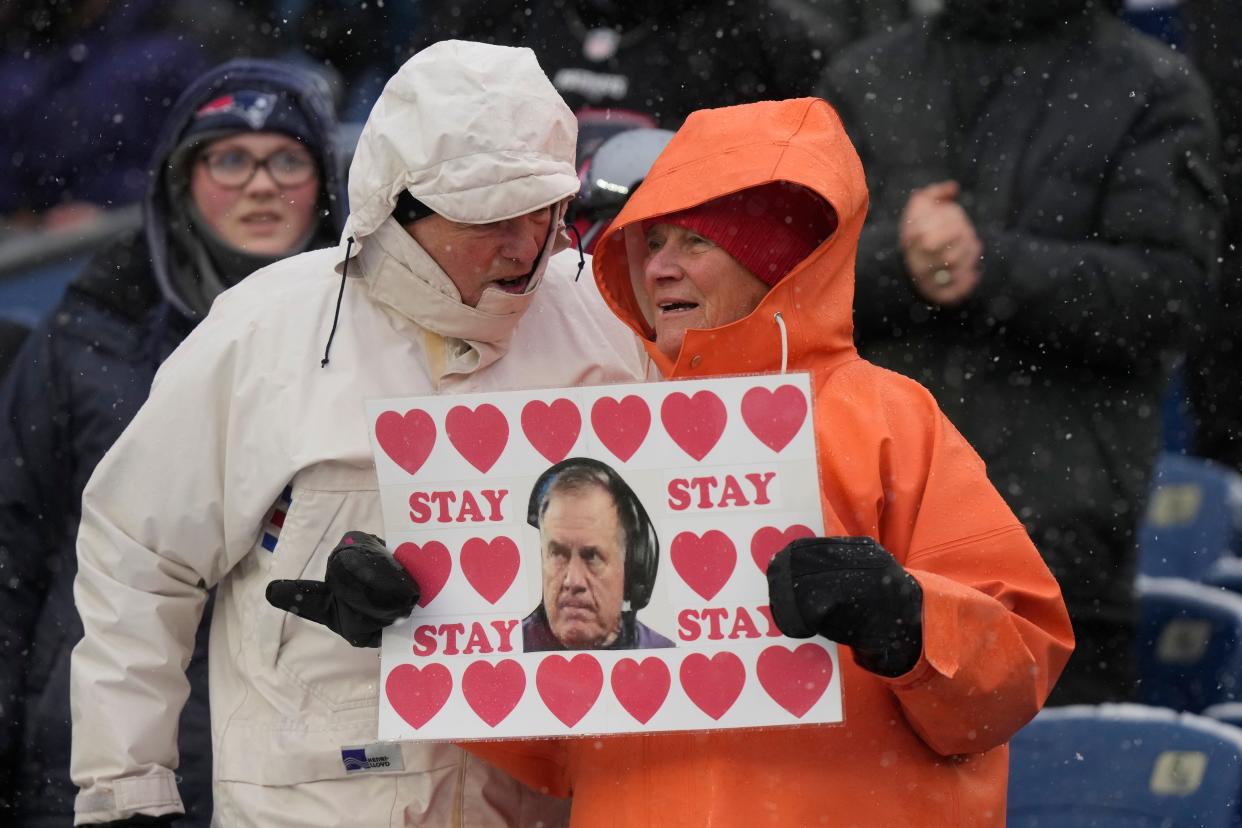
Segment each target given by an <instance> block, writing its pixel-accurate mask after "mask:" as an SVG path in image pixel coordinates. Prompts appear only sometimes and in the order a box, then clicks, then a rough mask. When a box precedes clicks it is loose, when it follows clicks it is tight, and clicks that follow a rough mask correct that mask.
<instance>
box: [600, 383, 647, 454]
mask: <svg viewBox="0 0 1242 828" xmlns="http://www.w3.org/2000/svg"><path fill="white" fill-rule="evenodd" d="M591 428H592V429H594V431H595V436H596V437H598V438H599V441H600V442H601V443H603V444H604V447H605V448H607V449H608V450H609V451H611V452H612V453H613V454H614V455H615V456H616V457H617V459H618V460H621V461H622V462H624V461H626V460H629V459H630V458H631V457H633V456H634V452H636V451H638V447H639V446H641V445H642V444H643V440H646V439H647V432H648V431H650V430H651V409H649V408H648V407H647V402H646V401H645V400H644V399H643V398H642V397H638V396H635V395H633V394H630V395H627V396H625V397H623V398H622V399H621V400H619V401H618V400H614V399H613V398H612V397H600V398H599V399H598V400H596V401H595V405H593V406H591Z"/></svg>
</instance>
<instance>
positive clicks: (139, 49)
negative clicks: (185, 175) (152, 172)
mask: <svg viewBox="0 0 1242 828" xmlns="http://www.w3.org/2000/svg"><path fill="white" fill-rule="evenodd" d="M240 3H241V0H238V4H236V5H235V4H234V3H228V2H225V3H220V2H215V3H201V2H196V0H169V1H168V2H160V1H159V0H125V2H116V0H84V2H56V0H11V2H6V3H4V4H3V5H0V32H2V33H3V34H0V44H3V48H2V51H0V221H4V222H5V223H7V224H8V225H9V229H17V230H21V229H49V230H55V229H60V228H64V227H68V226H71V225H73V224H76V223H79V222H82V221H85V220H89V219H90V218H92V217H93V216H94V215H95V214H96V213H97V212H98V210H99V209H100V208H105V207H112V206H118V205H124V204H132V203H136V202H138V201H139V200H140V199H141V198H142V194H143V191H144V189H145V187H146V165H147V161H148V160H149V159H150V156H151V150H152V148H153V147H152V140H153V138H154V136H155V135H156V134H157V133H158V131H159V128H160V124H161V123H163V121H164V118H165V117H166V115H167V113H168V108H169V107H170V106H172V103H173V101H174V100H176V98H177V96H178V95H179V94H180V93H181V92H182V90H184V89H185V88H186V87H187V86H188V85H189V84H190V82H191V81H193V80H194V78H196V77H198V76H199V75H200V74H202V73H203V71H205V70H206V69H207V68H208V67H209V66H211V65H212V64H213V63H215V62H216V61H217V60H219V59H222V58H223V57H225V56H229V55H235V54H256V53H261V52H262V51H263V47H264V44H265V43H266V42H267V41H268V38H267V37H265V36H264V34H263V33H262V32H261V31H259V29H258V28H257V27H256V26H255V25H254V23H253V19H252V16H251V15H250V14H248V13H247V12H245V11H244V10H242V9H241V8H240Z"/></svg>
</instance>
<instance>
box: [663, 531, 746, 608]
mask: <svg viewBox="0 0 1242 828" xmlns="http://www.w3.org/2000/svg"><path fill="white" fill-rule="evenodd" d="M669 556H670V557H671V558H672V560H673V569H676V570H677V574H678V575H680V576H681V579H682V580H683V581H685V582H686V583H687V584H688V585H689V586H690V588H691V589H693V590H694V591H695V592H697V593H698V594H699V595H701V596H703V600H704V601H710V600H711V599H712V598H714V597H715V596H716V593H717V592H720V589H721V587H723V586H724V585H725V583H727V582H728V580H729V576H730V575H732V574H733V568H734V567H735V566H737V550H736V549H735V548H734V546H733V541H731V540H730V539H729V536H728V535H726V534H725V533H724V532H721V531H720V530H719V529H709V530H708V531H706V532H704V533H703V536H702V537H699V536H698V535H696V534H694V533H693V532H679V533H678V534H677V537H675V538H673V544H672V546H671V547H670V548H669Z"/></svg>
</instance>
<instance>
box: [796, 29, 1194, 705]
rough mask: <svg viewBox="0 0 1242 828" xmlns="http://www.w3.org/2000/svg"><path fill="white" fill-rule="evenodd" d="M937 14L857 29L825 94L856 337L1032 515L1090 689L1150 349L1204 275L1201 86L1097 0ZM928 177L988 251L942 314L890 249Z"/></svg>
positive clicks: (1135, 511) (1112, 594)
mask: <svg viewBox="0 0 1242 828" xmlns="http://www.w3.org/2000/svg"><path fill="white" fill-rule="evenodd" d="M943 26H944V23H943V22H941V21H939V20H935V19H933V20H932V21H930V22H926V23H911V24H907V25H905V26H904V27H902V28H899V29H897V30H895V31H894V32H892V33H891V34H887V35H880V36H877V37H875V38H872V39H869V40H867V41H864V42H863V43H860V44H858V45H857V46H856V47H854V48H853V49H851V50H849V51H847V52H846V53H845V54H843V55H842V56H841V57H840V59H839V60H837V61H835V62H834V63H833V64H832V65H831V67H830V68H829V71H828V73H827V74H826V75H825V78H824V83H823V86H822V87H821V90H820V91H821V94H823V95H824V97H826V98H827V99H828V100H829V101H830V102H831V103H833V104H834V105H835V106H837V107H838V109H839V111H840V113H841V116H842V118H843V120H844V122H845V126H846V128H847V130H848V131H849V132H850V135H851V137H852V138H853V140H854V143H855V145H856V146H857V147H858V150H859V153H860V155H861V156H862V159H863V166H864V168H865V169H866V171H867V180H868V186H869V188H870V192H871V214H870V218H869V219H868V224H867V227H866V229H865V230H864V232H863V235H862V240H861V244H860V250H859V254H858V265H857V268H858V270H857V276H858V278H857V300H856V305H855V308H856V311H855V324H856V331H857V337H858V341H859V344H860V350H861V352H862V353H863V355H864V356H866V357H867V358H868V359H870V360H872V361H874V362H877V363H879V364H881V365H884V366H886V367H889V368H892V369H894V370H897V371H900V372H902V373H905V374H908V375H910V376H912V377H914V378H915V379H917V380H918V381H919V382H921V383H923V384H924V385H926V386H928V387H929V388H930V389H931V390H932V391H933V392H934V393H935V395H936V398H937V400H938V401H939V403H940V405H941V406H942V407H943V408H944V410H945V412H946V413H947V414H948V416H949V419H951V420H952V421H953V422H954V423H956V424H957V425H958V427H959V428H960V429H961V431H962V433H963V434H964V435H965V436H966V438H967V439H968V440H969V441H970V443H971V444H972V445H973V446H974V447H975V448H976V449H977V450H978V451H979V453H980V454H981V455H982V456H983V458H984V460H985V461H986V462H987V464H988V471H989V475H990V477H991V479H992V481H993V482H994V483H995V485H996V487H997V488H998V489H999V490H1000V492H1001V493H1002V494H1003V495H1004V496H1005V497H1006V498H1007V499H1008V501H1009V503H1010V505H1011V506H1012V507H1013V509H1014V511H1015V512H1016V513H1017V514H1018V515H1019V517H1021V518H1022V519H1023V521H1024V522H1025V523H1026V525H1027V527H1028V529H1029V530H1030V532H1031V534H1032V537H1033V539H1034V541H1035V544H1036V546H1038V547H1039V549H1040V550H1041V552H1042V553H1043V555H1044V556H1045V558H1046V560H1047V561H1048V563H1049V566H1050V568H1051V569H1052V571H1053V573H1054V574H1055V575H1056V576H1057V578H1058V580H1059V581H1060V584H1061V588H1062V590H1063V592H1064V595H1065V599H1066V604H1067V605H1068V607H1069V610H1070V615H1071V617H1072V618H1073V619H1074V622H1075V632H1076V634H1077V636H1078V638H1079V649H1080V651H1082V652H1081V655H1080V654H1079V653H1076V658H1075V660H1073V661H1071V662H1070V667H1069V669H1068V670H1067V673H1066V676H1065V677H1064V678H1063V680H1062V682H1063V685H1064V686H1066V687H1071V686H1072V685H1073V684H1074V683H1075V682H1076V681H1077V680H1078V679H1079V678H1081V676H1082V674H1081V670H1082V669H1083V668H1084V667H1085V668H1086V669H1087V671H1088V672H1091V670H1092V669H1097V670H1098V669H1099V668H1098V667H1095V668H1091V667H1090V666H1089V665H1091V664H1092V663H1093V662H1094V661H1096V660H1097V655H1098V654H1096V653H1092V652H1091V643H1090V642H1092V641H1101V642H1104V643H1103V644H1102V649H1103V650H1104V651H1105V652H1106V653H1107V651H1109V650H1111V651H1112V652H1111V653H1108V654H1107V655H1105V658H1109V659H1114V660H1113V664H1112V666H1110V667H1109V668H1108V669H1107V670H1105V671H1103V673H1102V675H1101V676H1099V678H1100V679H1101V680H1102V681H1103V682H1104V683H1105V684H1112V685H1113V687H1112V688H1111V689H1109V690H1105V691H1103V695H1104V696H1110V695H1113V693H1114V691H1116V692H1117V693H1122V692H1124V691H1126V690H1127V689H1128V684H1129V679H1128V678H1127V677H1126V676H1125V671H1126V669H1127V665H1126V664H1125V663H1124V662H1126V661H1127V659H1126V657H1125V656H1126V653H1127V650H1128V646H1129V642H1130V638H1131V633H1132V615H1133V607H1134V604H1133V594H1132V582H1133V579H1134V575H1135V560H1136V559H1135V554H1134V546H1135V536H1134V526H1135V522H1136V520H1138V518H1139V516H1140V515H1141V514H1142V511H1143V507H1144V500H1145V494H1146V491H1147V486H1148V478H1149V474H1150V471H1151V467H1152V463H1153V460H1154V457H1155V455H1156V452H1157V450H1158V448H1159V443H1158V441H1159V437H1160V411H1161V407H1160V400H1161V396H1162V393H1163V391H1164V389H1165V386H1166V383H1167V378H1168V372H1167V364H1168V359H1167V355H1168V352H1169V351H1172V350H1175V349H1178V348H1179V347H1181V346H1182V344H1183V341H1184V338H1185V336H1186V334H1187V332H1188V330H1189V329H1190V328H1191V326H1192V324H1193V323H1194V322H1195V321H1196V320H1197V319H1198V318H1199V317H1200V315H1201V313H1202V311H1203V305H1204V302H1205V298H1206V296H1207V294H1208V291H1209V286H1210V285H1211V283H1212V281H1213V279H1214V272H1215V259H1216V255H1217V247H1216V244H1217V241H1216V235H1217V232H1218V228H1219V211H1218V200H1219V186H1218V183H1217V178H1216V172H1215V170H1214V169H1213V167H1212V166H1211V163H1212V160H1213V155H1214V152H1215V145H1216V140H1217V139H1216V135H1215V129H1214V126H1213V122H1212V117H1211V112H1210V109H1209V103H1208V98H1207V93H1206V90H1205V88H1204V86H1203V84H1202V82H1201V81H1200V80H1199V78H1198V77H1197V76H1196V75H1195V74H1194V71H1193V70H1192V69H1191V67H1190V66H1189V64H1188V63H1187V61H1185V60H1184V59H1183V58H1181V57H1180V56H1179V55H1177V54H1175V53H1174V52H1172V51H1171V50H1169V49H1167V48H1166V47H1164V46H1162V45H1160V44H1158V43H1157V42H1156V41H1154V40H1151V39H1150V38H1147V37H1146V36H1143V35H1140V34H1138V33H1136V32H1134V31H1132V30H1130V29H1128V28H1127V27H1126V26H1125V25H1124V24H1122V23H1121V22H1119V21H1117V20H1116V19H1114V18H1112V17H1109V16H1107V15H1105V14H1103V13H1099V14H1095V13H1091V14H1085V15H1080V16H1078V17H1076V18H1075V19H1074V20H1072V22H1070V23H1066V24H1063V25H1060V26H1059V27H1057V28H1055V29H1053V30H1052V31H1046V32H1043V33H1042V34H1040V35H1038V36H1034V37H1031V38H1030V39H1028V40H1026V41H1022V42H1016V43H1015V42H1004V41H1000V42H988V41H980V40H973V39H971V38H968V37H964V36H962V35H952V36H950V35H949V34H948V33H947V32H946V31H944V29H943V28H942V27H943ZM989 83H990V86H989V85H987V84H989ZM945 179H955V180H957V181H958V182H960V183H961V187H962V190H963V196H962V197H961V199H960V203H961V204H962V206H963V207H964V208H965V210H966V212H967V214H968V215H969V217H970V219H971V221H972V222H973V223H974V225H975V228H976V230H977V232H978V234H979V236H980V239H981V241H982V242H983V247H984V254H983V262H982V271H981V272H982V277H981V280H980V282H979V285H978V288H977V290H976V291H975V293H974V294H973V296H972V297H970V298H969V299H968V300H967V301H966V302H965V303H964V304H963V305H961V306H959V307H958V308H956V309H937V308H933V307H931V306H929V305H928V304H926V303H925V302H923V301H922V300H921V299H919V298H918V297H917V296H916V295H915V293H914V291H913V290H912V289H911V287H910V280H909V277H908V276H907V275H906V272H905V266H904V260H903V256H902V253H901V251H900V249H899V247H898V219H899V217H900V215H901V212H902V209H903V207H904V206H905V204H906V201H907V199H908V197H909V195H910V193H911V191H912V190H914V189H915V188H918V187H922V186H925V185H928V184H931V183H933V182H937V181H941V180H945ZM1084 643H1087V646H1086V647H1084ZM1118 657H1119V658H1118ZM1076 665H1077V668H1078V669H1077V670H1076ZM1059 689H1060V688H1059ZM1088 696H1090V693H1088ZM1082 699H1083V700H1089V699H1088V697H1082Z"/></svg>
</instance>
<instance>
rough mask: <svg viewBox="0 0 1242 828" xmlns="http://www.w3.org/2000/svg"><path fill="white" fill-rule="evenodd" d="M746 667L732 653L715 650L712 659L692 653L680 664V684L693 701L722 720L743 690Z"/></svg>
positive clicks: (715, 717) (707, 712)
mask: <svg viewBox="0 0 1242 828" xmlns="http://www.w3.org/2000/svg"><path fill="white" fill-rule="evenodd" d="M745 683H746V667H745V665H743V664H742V660H741V659H740V658H738V657H737V656H736V655H734V654H733V653H728V652H724V653H716V654H715V655H714V656H712V657H711V658H708V657H707V656H705V655H703V653H691V654H690V655H688V656H686V659H685V661H683V662H682V663H681V686H682V689H683V690H685V691H686V695H687V696H689V697H690V701H692V702H694V703H695V705H696V706H697V707H698V708H699V710H702V711H703V712H704V713H706V714H707V715H709V716H711V717H712V718H713V719H717V720H719V719H720V717H721V716H723V715H724V714H725V713H728V712H729V708H730V707H732V706H733V703H734V702H735V701H737V697H738V696H739V695H741V693H742V685H743V684H745Z"/></svg>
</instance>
